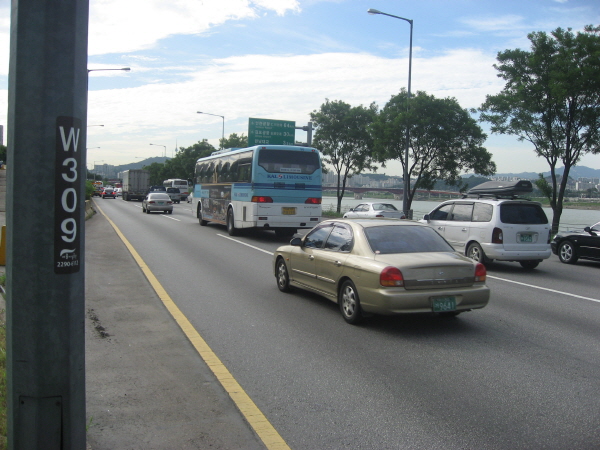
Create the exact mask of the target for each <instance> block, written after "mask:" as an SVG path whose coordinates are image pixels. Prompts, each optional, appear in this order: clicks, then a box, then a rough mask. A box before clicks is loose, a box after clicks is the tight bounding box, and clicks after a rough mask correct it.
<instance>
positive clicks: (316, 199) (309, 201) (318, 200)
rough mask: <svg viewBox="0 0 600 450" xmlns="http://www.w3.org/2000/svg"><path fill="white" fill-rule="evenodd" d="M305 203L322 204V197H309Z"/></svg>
mask: <svg viewBox="0 0 600 450" xmlns="http://www.w3.org/2000/svg"><path fill="white" fill-rule="evenodd" d="M304 203H307V204H309V205H320V204H321V199H320V198H315V197H310V198H307V199H306V201H305V202H304Z"/></svg>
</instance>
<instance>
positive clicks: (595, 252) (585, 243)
mask: <svg viewBox="0 0 600 450" xmlns="http://www.w3.org/2000/svg"><path fill="white" fill-rule="evenodd" d="M550 246H551V247H552V252H553V253H554V254H555V255H558V259H560V261H561V262H564V263H565V264H575V263H576V262H577V260H578V259H579V258H581V259H589V260H592V261H600V222H598V223H596V224H595V225H592V226H591V227H585V228H584V229H583V231H580V232H559V233H558V234H557V235H556V236H554V239H553V240H552V242H551V243H550Z"/></svg>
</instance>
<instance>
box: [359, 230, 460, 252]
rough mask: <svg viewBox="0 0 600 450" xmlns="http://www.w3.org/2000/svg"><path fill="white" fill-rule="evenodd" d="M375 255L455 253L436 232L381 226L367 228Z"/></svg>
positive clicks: (368, 238) (368, 239) (367, 234)
mask: <svg viewBox="0 0 600 450" xmlns="http://www.w3.org/2000/svg"><path fill="white" fill-rule="evenodd" d="M365 235H366V236H367V241H369V245H370V246H371V250H373V253H377V254H381V255H387V254H391V253H420V252H453V251H454V249H453V248H452V247H451V246H450V244H448V243H447V242H446V241H445V240H444V238H442V237H441V236H440V235H439V234H437V232H436V231H435V230H433V229H432V228H429V227H421V226H416V225H415V226H410V225H409V226H402V225H398V226H381V227H368V228H365Z"/></svg>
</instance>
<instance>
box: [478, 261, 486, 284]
mask: <svg viewBox="0 0 600 450" xmlns="http://www.w3.org/2000/svg"><path fill="white" fill-rule="evenodd" d="M486 275H487V271H486V270H485V266H484V265H483V264H481V263H477V265H476V266H475V281H476V282H477V281H485V277H486Z"/></svg>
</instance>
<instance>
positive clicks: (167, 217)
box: [133, 205, 181, 222]
mask: <svg viewBox="0 0 600 450" xmlns="http://www.w3.org/2000/svg"><path fill="white" fill-rule="evenodd" d="M133 206H135V207H136V208H141V207H142V206H141V205H133ZM161 216H163V217H164V218H165V219H171V220H176V221H177V222H181V219H176V218H175V217H169V216H167V215H166V214H161Z"/></svg>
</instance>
